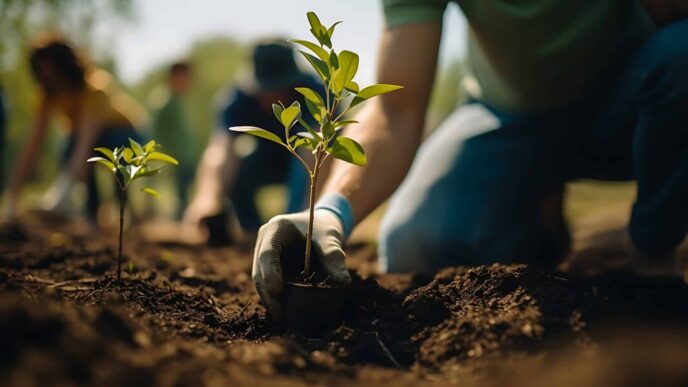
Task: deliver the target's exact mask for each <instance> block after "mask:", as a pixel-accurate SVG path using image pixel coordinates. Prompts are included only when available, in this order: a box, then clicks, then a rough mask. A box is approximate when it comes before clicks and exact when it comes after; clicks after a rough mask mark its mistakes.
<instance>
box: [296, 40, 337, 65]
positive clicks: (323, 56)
mask: <svg viewBox="0 0 688 387" xmlns="http://www.w3.org/2000/svg"><path fill="white" fill-rule="evenodd" d="M292 42H294V43H296V44H300V45H302V46H304V47H306V48H307V49H309V50H311V51H313V53H314V54H315V55H317V56H318V58H320V60H322V61H323V62H327V61H328V60H329V57H330V56H329V55H328V54H327V51H325V49H324V48H322V47H320V46H318V45H317V44H315V43H313V42H309V41H307V40H299V39H295V40H292Z"/></svg>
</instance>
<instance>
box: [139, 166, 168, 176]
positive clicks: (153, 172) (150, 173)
mask: <svg viewBox="0 0 688 387" xmlns="http://www.w3.org/2000/svg"><path fill="white" fill-rule="evenodd" d="M160 170H162V166H159V167H157V168H149V167H144V168H143V169H141V171H139V177H148V176H153V175H157V174H158V173H160Z"/></svg>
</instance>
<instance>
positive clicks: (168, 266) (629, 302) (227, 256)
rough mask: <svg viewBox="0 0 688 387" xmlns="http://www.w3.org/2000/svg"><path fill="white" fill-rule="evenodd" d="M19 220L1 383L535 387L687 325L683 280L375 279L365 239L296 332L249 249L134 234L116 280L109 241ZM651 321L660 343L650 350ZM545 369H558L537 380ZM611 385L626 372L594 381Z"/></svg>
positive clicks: (2, 302)
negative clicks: (341, 281)
mask: <svg viewBox="0 0 688 387" xmlns="http://www.w3.org/2000/svg"><path fill="white" fill-rule="evenodd" d="M18 230H20V231H19V233H20V235H19V234H17V233H15V231H16V230H14V231H13V230H8V229H6V228H3V227H0V346H1V348H2V351H0V380H2V383H1V384H2V385H3V386H5V385H7V386H41V385H48V384H50V385H98V386H101V385H102V386H115V385H129V386H139V385H141V386H144V385H145V386H187V385H188V386H191V385H193V386H196V385H265V384H268V383H269V384H271V385H301V384H303V383H311V384H313V383H314V384H322V385H334V386H349V385H360V384H367V385H382V384H390V383H391V384H393V385H395V386H396V385H399V386H420V385H434V384H436V383H438V384H442V385H445V384H447V383H450V382H451V383H460V384H461V385H467V386H486V385H505V383H504V381H505V380H506V381H510V380H513V377H514V375H523V374H524V372H527V373H528V375H530V376H529V378H532V380H531V379H528V380H529V383H530V382H532V383H530V385H537V383H535V381H536V380H540V381H541V382H542V383H540V384H539V385H547V382H546V381H547V380H558V379H557V378H559V376H560V373H559V372H560V371H561V374H566V370H567V368H566V366H565V365H566V364H573V363H571V362H572V361H575V364H576V367H577V369H580V370H581V371H580V374H581V375H582V374H584V373H585V372H592V374H591V375H592V376H591V377H593V379H594V380H599V381H602V382H604V381H608V380H612V379H608V378H605V377H600V378H598V377H597V376H598V373H601V372H607V371H605V370H606V369H607V368H605V367H600V366H599V365H600V364H614V365H617V364H624V362H623V361H620V360H618V358H619V356H622V355H623V353H626V352H628V351H630V350H624V351H616V350H608V349H609V348H612V347H609V345H612V344H610V343H621V344H618V346H619V347H623V348H626V347H629V346H630V347H631V348H632V347H633V346H634V345H635V343H636V338H637V337H641V335H640V333H639V332H643V334H642V337H649V339H644V340H645V341H643V343H645V344H644V347H643V350H644V351H649V352H652V354H654V353H656V354H657V356H649V358H655V357H656V358H671V356H672V355H671V354H673V353H684V352H685V351H688V344H685V343H684V341H683V340H682V338H683V337H685V335H684V334H683V333H682V332H684V330H683V329H677V330H662V327H665V326H679V327H682V326H685V324H686V323H687V322H688V308H686V307H685V306H686V305H688V288H687V287H686V286H685V285H684V284H683V283H682V282H681V281H680V280H678V279H668V278H653V279H648V278H643V277H637V276H631V275H628V274H624V273H606V274H600V275H598V276H595V277H583V278H577V277H573V276H572V275H570V274H568V273H557V272H545V271H540V270H537V269H534V268H530V267H528V266H525V265H491V266H480V267H475V268H462V267H457V268H450V269H446V270H442V271H440V272H439V273H436V274H435V275H430V276H427V275H413V274H395V275H391V274H390V275H376V274H373V273H372V272H371V268H372V267H373V266H374V262H373V260H372V258H371V249H370V247H368V246H361V247H355V248H350V250H349V258H348V264H349V265H350V267H352V272H351V273H352V278H353V283H352V286H351V288H350V289H348V291H347V295H346V299H345V305H344V307H345V313H344V315H345V319H344V321H343V322H342V324H341V326H339V327H338V328H337V329H335V330H334V331H332V332H330V333H329V334H327V335H325V336H324V337H320V338H317V339H303V338H297V337H292V336H290V335H288V334H286V333H285V332H284V330H283V329H282V327H281V326H280V325H278V324H275V323H273V322H271V321H270V319H269V318H268V317H267V314H266V311H265V309H264V308H263V306H262V305H261V304H260V301H259V298H258V295H257V294H256V292H255V290H254V288H253V284H252V282H251V279H250V270H251V251H250V249H247V248H244V247H221V248H208V247H205V246H194V245H178V246H176V245H175V246H170V245H161V244H155V243H147V242H145V241H143V240H137V239H135V235H134V236H131V235H130V237H131V238H130V242H129V243H128V244H127V246H129V250H128V251H126V260H125V262H131V265H127V266H128V268H127V270H126V272H125V273H124V275H123V278H122V281H121V282H117V281H116V280H115V279H114V275H113V271H114V269H115V267H116V260H115V259H114V258H113V257H114V252H113V251H112V249H111V247H110V246H112V245H113V240H111V239H108V238H109V237H112V235H108V234H107V233H105V234H104V235H103V234H94V233H93V232H92V230H91V231H89V229H88V227H86V228H84V227H77V226H75V225H74V224H72V223H69V222H65V221H64V220H63V221H57V220H55V219H43V218H41V217H40V216H32V217H29V218H27V220H26V221H25V223H24V224H23V226H22V227H21V228H19V229H18ZM84 230H85V231H84ZM17 235H19V236H20V237H17ZM113 235H114V234H113ZM125 267H126V266H125ZM620 328H622V329H620ZM658 330H659V331H660V333H661V337H662V341H658V344H657V345H656V347H654V348H653V347H652V346H651V345H649V346H648V345H646V344H647V343H653V341H652V337H654V336H653V334H652V333H651V332H655V331H658ZM648 332H650V333H648ZM672 338H679V339H676V340H674V339H672ZM612 339H613V340H612ZM666 343H671V346H670V345H668V344H666ZM684 344H685V345H684ZM613 345H617V344H613ZM613 348H616V347H613ZM600 359H604V362H601V361H600ZM552 364H563V366H561V367H559V366H557V367H559V368H552V370H554V371H551V372H547V373H546V375H548V376H547V377H546V378H545V377H544V376H543V377H540V376H539V375H544V374H545V373H544V372H542V371H543V370H548V369H549V367H551V365H552ZM667 364H670V366H667V367H669V368H671V369H673V368H672V367H675V366H676V362H668V363H667ZM615 372H616V371H615ZM667 372H668V371H667ZM671 374H672V375H673V374H676V375H683V373H681V372H677V373H671ZM532 375H535V376H532ZM586 375H588V374H586ZM588 376H590V375H588ZM566 377H567V378H570V375H568V374H566ZM593 379H591V380H593ZM524 380H525V379H524ZM617 380H628V379H624V378H618V379H613V380H612V382H611V383H610V384H604V383H603V384H600V385H612V386H613V385H623V384H618V383H617V382H616V381H617ZM602 382H601V383H602ZM543 383H544V384H543ZM615 383H617V384H615ZM526 385H528V383H527V384H526ZM554 385H558V384H554Z"/></svg>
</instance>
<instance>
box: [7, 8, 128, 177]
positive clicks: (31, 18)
mask: <svg viewBox="0 0 688 387" xmlns="http://www.w3.org/2000/svg"><path fill="white" fill-rule="evenodd" d="M132 17H133V7H132V1H131V0H0V36H2V39H0V87H2V88H3V89H4V92H5V97H6V103H7V116H8V122H7V133H6V142H5V149H2V150H0V157H2V163H1V165H3V168H2V170H0V174H2V175H1V176H0V178H2V179H5V180H6V179H7V175H8V173H9V170H10V169H11V168H8V167H7V166H10V165H11V162H12V160H15V158H16V156H17V153H18V151H19V149H21V144H23V140H24V138H25V135H26V134H27V132H28V128H29V126H30V125H31V118H32V117H31V116H32V114H33V108H34V106H35V103H36V96H37V95H36V86H35V83H34V81H33V79H32V77H31V74H30V69H29V66H28V63H27V53H28V51H29V49H30V43H31V39H33V38H34V37H35V36H36V34H37V33H38V32H40V31H46V30H53V31H59V32H60V33H62V34H63V35H65V36H66V37H67V38H68V39H69V40H70V41H72V42H74V43H75V44H76V45H77V46H78V47H81V48H84V49H85V50H86V51H87V52H88V53H89V54H90V55H91V57H90V58H91V59H92V60H94V61H95V62H96V63H98V64H99V65H101V66H102V67H104V68H106V69H108V70H111V71H112V70H114V68H113V64H114V63H115V62H114V60H113V58H111V57H108V50H107V47H108V43H109V42H111V41H112V39H114V30H112V29H113V28H114V27H115V26H117V25H119V26H120V27H121V24H122V23H124V22H127V21H130V20H132ZM50 136H51V138H49V141H48V142H47V146H46V148H45V151H46V154H47V155H48V157H46V158H44V160H42V161H41V162H40V163H39V167H38V168H36V171H35V173H36V174H38V175H37V179H36V181H38V182H45V181H46V180H47V178H48V177H50V176H52V175H53V174H54V173H55V171H56V165H55V163H54V162H53V163H51V162H45V161H46V160H54V158H53V157H55V153H56V152H57V151H58V150H57V148H58V145H57V142H56V141H54V138H55V130H51V131H50Z"/></svg>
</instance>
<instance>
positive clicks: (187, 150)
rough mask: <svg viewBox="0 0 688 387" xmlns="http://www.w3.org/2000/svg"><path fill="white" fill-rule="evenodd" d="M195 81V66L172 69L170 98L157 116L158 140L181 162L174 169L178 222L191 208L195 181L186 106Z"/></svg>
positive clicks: (186, 65) (191, 141)
mask: <svg viewBox="0 0 688 387" xmlns="http://www.w3.org/2000/svg"><path fill="white" fill-rule="evenodd" d="M192 80H193V77H192V71H191V66H190V65H189V64H188V63H186V62H178V63H174V64H173V65H172V66H170V69H169V74H168V77H167V82H168V87H169V92H170V96H169V98H168V100H167V102H166V103H165V104H164V105H163V106H162V108H160V110H158V112H157V114H156V115H155V121H154V130H155V138H156V140H157V141H159V142H160V143H161V144H165V149H166V151H167V152H168V153H170V154H172V155H174V157H176V158H177V159H178V160H179V166H178V167H177V168H175V169H174V171H173V173H174V174H175V179H176V185H177V195H178V198H179V201H178V203H177V215H176V216H177V218H179V219H181V216H182V214H183V210H184V209H185V208H186V206H187V204H188V192H189V185H190V184H191V182H192V181H193V177H194V165H195V160H194V151H195V145H194V140H195V139H194V136H193V133H192V128H191V127H190V125H189V119H188V116H187V114H186V110H185V106H184V98H185V97H186V95H187V94H188V92H189V88H190V87H191V83H192Z"/></svg>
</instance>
